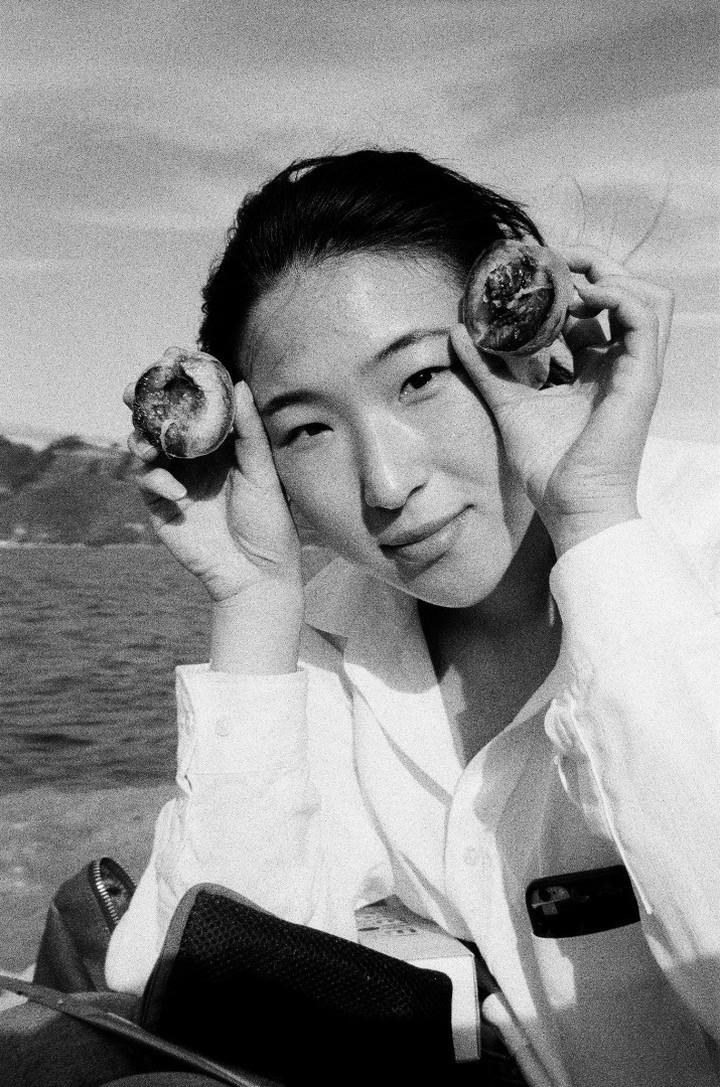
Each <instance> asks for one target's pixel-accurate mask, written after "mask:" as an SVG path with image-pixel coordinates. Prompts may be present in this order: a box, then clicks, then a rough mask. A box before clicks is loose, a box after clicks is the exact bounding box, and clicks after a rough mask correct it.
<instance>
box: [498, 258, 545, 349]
mask: <svg viewBox="0 0 720 1087" xmlns="http://www.w3.org/2000/svg"><path fill="white" fill-rule="evenodd" d="M482 301H483V304H484V305H485V307H486V317H487V322H488V329H487V332H486V334H485V336H484V344H483V345H484V346H486V347H489V348H491V349H492V350H496V351H502V350H510V351H516V350H517V349H518V348H520V347H523V345H524V344H526V343H529V342H530V340H531V339H532V338H533V336H534V335H535V333H536V331H537V328H538V326H539V325H540V324H541V323H542V322H543V321H544V320H545V318H546V317H547V314H548V313H549V312H550V309H551V307H552V305H553V302H554V301H555V288H554V286H553V282H552V278H551V277H550V275H549V274H548V272H547V271H546V270H545V269H543V268H539V267H538V263H537V261H535V260H534V259H533V258H532V256H531V255H530V254H529V253H523V254H521V255H520V257H519V258H518V259H515V260H511V261H507V262H504V263H502V264H498V265H497V266H496V267H495V268H493V269H492V270H491V271H490V273H489V274H488V277H487V279H486V281H485V289H484V290H483V294H482Z"/></svg>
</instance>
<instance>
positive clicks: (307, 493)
mask: <svg viewBox="0 0 720 1087" xmlns="http://www.w3.org/2000/svg"><path fill="white" fill-rule="evenodd" d="M275 463H276V468H277V472H278V476H279V477H280V481H281V483H282V485H283V487H284V489H285V493H286V495H287V497H288V499H289V501H290V506H291V509H292V514H293V519H294V521H295V524H296V526H297V528H298V531H299V532H300V534H301V536H302V537H303V538H304V539H307V540H308V541H312V542H314V543H318V544H323V545H326V546H334V547H336V548H337V547H338V546H340V544H341V543H345V542H346V541H347V540H348V539H351V538H352V537H353V535H355V534H356V532H357V524H356V519H355V517H354V512H353V511H354V494H355V489H354V487H353V481H352V479H349V478H346V474H345V473H343V471H342V469H341V468H340V467H339V466H338V464H337V462H336V463H334V464H333V465H332V466H331V465H328V464H326V463H325V460H324V458H322V457H315V458H313V457H304V458H300V459H299V460H297V461H291V460H290V458H280V457H278V458H276V462H275Z"/></svg>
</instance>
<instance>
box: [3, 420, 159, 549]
mask: <svg viewBox="0 0 720 1087" xmlns="http://www.w3.org/2000/svg"><path fill="white" fill-rule="evenodd" d="M130 465H131V457H130V454H129V453H128V452H126V451H124V450H123V449H122V448H121V447H120V446H119V445H114V446H109V447H105V446H101V445H94V444H92V443H90V442H87V441H85V440H83V439H82V438H77V437H73V436H71V437H65V438H60V439H58V440H56V441H54V442H52V443H51V444H50V445H48V446H47V447H46V448H44V449H42V450H35V449H33V448H32V447H31V446H29V445H24V444H22V443H20V442H13V441H10V440H9V439H7V438H4V437H2V436H0V541H5V542H9V543H14V544H17V545H22V544H89V545H94V546H100V545H102V544H112V543H124V544H127V543H131V544H132V543H135V544H137V543H142V544H147V543H155V537H154V534H153V531H152V528H151V526H150V524H149V521H148V517H147V514H146V511H145V507H144V505H143V503H142V500H141V499H140V497H139V495H138V494H137V492H136V490H135V486H134V484H133V483H132V481H131V479H130V471H131V468H130Z"/></svg>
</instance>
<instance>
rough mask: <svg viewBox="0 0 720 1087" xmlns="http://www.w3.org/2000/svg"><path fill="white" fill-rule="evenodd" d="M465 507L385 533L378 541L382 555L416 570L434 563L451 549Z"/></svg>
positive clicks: (461, 521)
mask: <svg viewBox="0 0 720 1087" xmlns="http://www.w3.org/2000/svg"><path fill="white" fill-rule="evenodd" d="M466 512H467V508H463V509H462V510H459V511H458V512H457V513H453V514H451V515H449V516H446V517H440V518H437V519H435V520H433V521H427V522H425V523H424V524H422V525H417V526H412V527H408V528H406V529H403V530H402V531H400V532H394V533H389V532H388V533H386V534H385V535H384V536H383V537H381V538H380V539H379V540H378V542H379V544H380V549H381V551H382V552H383V554H385V555H387V556H388V558H391V559H394V560H395V561H396V562H398V563H400V564H401V565H403V566H407V567H410V568H413V569H415V568H417V567H422V566H427V565H429V564H430V563H432V562H436V561H437V560H438V559H439V558H442V556H443V555H444V554H445V552H446V551H448V550H449V549H450V547H452V545H453V543H454V542H455V538H456V536H457V534H458V533H459V532H460V530H461V528H462V523H463V521H464V516H463V515H464V514H465V513H466Z"/></svg>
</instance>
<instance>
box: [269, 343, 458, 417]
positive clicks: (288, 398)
mask: <svg viewBox="0 0 720 1087" xmlns="http://www.w3.org/2000/svg"><path fill="white" fill-rule="evenodd" d="M449 333H450V329H449V328H448V327H443V328H420V329H416V330H414V331H412V332H405V333H404V334H403V335H402V336H398V338H397V339H396V340H393V341H392V342H391V343H389V344H387V345H386V346H385V347H383V348H382V349H381V350H380V351H378V353H377V354H376V355H373V356H372V358H371V359H369V361H368V362H367V363H366V366H373V365H375V364H377V363H379V362H384V361H385V360H386V359H388V358H390V356H391V355H395V354H397V352H398V351H404V350H405V349H406V348H407V347H414V346H415V345H416V344H419V343H422V342H423V340H427V339H437V338H438V337H440V336H448V335H449ZM364 368H365V367H363V369H364ZM320 400H322V394H321V393H319V392H314V391H313V390H312V389H302V388H298V389H289V390H288V392H286V393H278V395H277V396H272V397H271V398H270V399H269V400H268V402H267V404H266V405H265V406H264V407H263V408H262V409H261V410H260V415H261V416H262V417H263V418H265V416H267V415H275V414H276V413H277V412H279V411H282V410H283V409H284V408H289V407H293V405H295V404H313V403H318V402H319V401H320Z"/></svg>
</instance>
